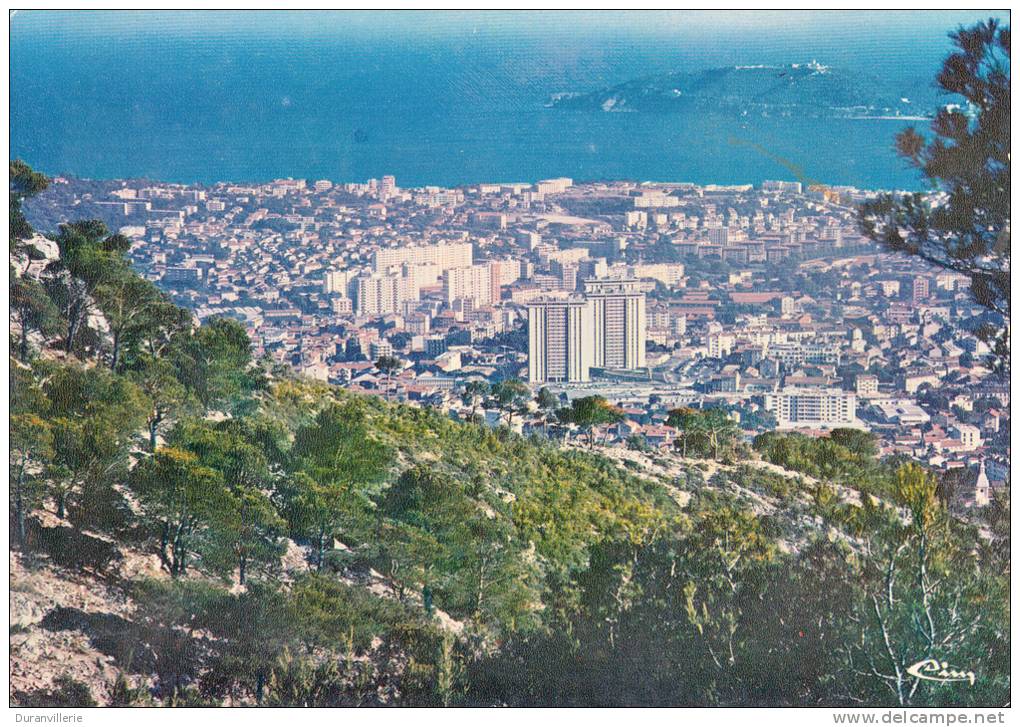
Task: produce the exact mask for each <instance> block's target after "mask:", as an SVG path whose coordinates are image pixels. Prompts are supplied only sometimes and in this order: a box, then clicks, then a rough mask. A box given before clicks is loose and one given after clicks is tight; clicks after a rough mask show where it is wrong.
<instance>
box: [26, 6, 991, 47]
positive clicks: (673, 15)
mask: <svg viewBox="0 0 1020 727" xmlns="http://www.w3.org/2000/svg"><path fill="white" fill-rule="evenodd" d="M989 16H995V17H999V18H1007V19H1008V16H1009V14H1008V11H1005V12H1004V11H995V10H972V11H928V10H924V11H918V10H913V11H874V10H870V11H840V10H834V11H807V10H805V11H732V10H731V11H715V10H703V11H692V10H677V11H667V10H651V11H330V12H314V11H258V12H244V11H214V12H203V11H79V12H64V11H44V10H36V11H19V12H18V13H17V16H16V17H15V18H14V20H13V22H12V32H13V33H14V34H19V33H22V32H25V33H33V32H43V33H47V32H49V33H58V34H63V33H82V32H83V33H93V34H95V33H98V34H104V35H106V34H113V35H121V34H135V33H161V34H164V33H170V34H181V35H209V34H217V33H228V34H233V33H238V32H241V33H267V34H274V33H278V32H284V33H289V32H293V31H302V32H307V33H309V34H313V35H323V34H337V33H339V34H370V35H376V34H387V33H401V34H411V35H435V34H440V35H446V34H450V35H461V34H464V33H506V34H520V35H549V34H552V35H567V34H570V35H576V34H579V33H593V34H596V35H600V36H602V35H614V34H630V35H646V36H663V35H672V34H686V33H692V32H693V33H699V34H708V35H720V36H730V35H746V34H753V33H781V34H784V35H797V34H803V35H819V34H836V35H839V36H847V35H852V36H855V37H857V38H858V41H859V40H860V38H859V36H860V34H861V32H862V31H863V30H864V29H867V32H868V33H876V34H879V35H881V34H884V33H891V34H905V33H916V34H924V33H926V32H929V31H930V30H938V31H944V30H945V29H947V28H953V27H955V26H957V25H959V24H961V23H963V24H968V23H973V22H974V21H976V20H979V19H982V18H987V17H989Z"/></svg>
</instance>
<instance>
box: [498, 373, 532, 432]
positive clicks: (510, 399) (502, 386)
mask: <svg viewBox="0 0 1020 727" xmlns="http://www.w3.org/2000/svg"><path fill="white" fill-rule="evenodd" d="M490 393H491V394H492V399H493V401H494V402H495V403H496V406H497V407H498V408H499V410H500V411H501V412H503V415H504V416H505V417H506V423H507V424H508V425H509V424H512V423H513V418H514V414H517V413H520V412H521V411H523V410H524V406H525V404H527V401H528V397H529V395H530V391H529V389H528V385H527V384H525V383H524V382H523V381H518V380H517V379H508V380H506V381H500V382H497V383H495V384H493V385H492V389H491V392H490Z"/></svg>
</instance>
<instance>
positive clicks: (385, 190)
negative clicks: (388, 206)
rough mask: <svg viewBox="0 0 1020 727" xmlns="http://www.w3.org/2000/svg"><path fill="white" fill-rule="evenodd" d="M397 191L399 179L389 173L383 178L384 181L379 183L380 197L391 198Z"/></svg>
mask: <svg viewBox="0 0 1020 727" xmlns="http://www.w3.org/2000/svg"><path fill="white" fill-rule="evenodd" d="M396 193H397V179H396V177H394V176H392V175H389V174H387V175H386V176H385V177H383V178H382V182H381V183H380V184H379V197H380V198H382V199H389V198H390V197H392V196H393V195H395V194H396Z"/></svg>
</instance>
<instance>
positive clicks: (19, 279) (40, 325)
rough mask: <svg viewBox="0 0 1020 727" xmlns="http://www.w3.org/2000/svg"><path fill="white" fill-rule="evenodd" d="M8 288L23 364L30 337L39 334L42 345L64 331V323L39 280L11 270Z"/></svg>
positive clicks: (25, 359)
mask: <svg viewBox="0 0 1020 727" xmlns="http://www.w3.org/2000/svg"><path fill="white" fill-rule="evenodd" d="M9 289H10V306H11V312H12V313H13V314H14V318H15V320H16V321H17V324H18V335H19V339H18V358H19V359H20V360H21V362H22V363H25V362H27V361H28V356H29V337H30V336H31V335H32V334H33V333H38V334H39V335H40V336H41V337H42V338H43V341H44V342H45V340H46V339H47V338H49V337H51V336H55V335H57V334H58V333H59V332H60V331H61V330H62V329H63V321H62V319H61V317H60V311H59V310H58V309H57V306H56V305H54V303H53V301H52V300H51V299H50V297H49V295H48V294H47V293H46V288H44V287H43V285H42V283H40V282H39V281H38V280H35V279H33V278H29V277H25V276H19V275H16V274H15V272H14V270H13V268H12V269H11V273H10V284H9Z"/></svg>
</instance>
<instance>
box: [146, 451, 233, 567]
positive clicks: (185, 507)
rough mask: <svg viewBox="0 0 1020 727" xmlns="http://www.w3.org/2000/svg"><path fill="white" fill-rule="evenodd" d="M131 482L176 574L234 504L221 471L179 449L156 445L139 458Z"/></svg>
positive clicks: (162, 554) (165, 561)
mask: <svg viewBox="0 0 1020 727" xmlns="http://www.w3.org/2000/svg"><path fill="white" fill-rule="evenodd" d="M130 486H131V489H132V491H133V492H134V494H135V495H136V497H137V498H138V500H139V502H140V503H141V506H142V510H143V513H144V516H145V519H146V520H147V521H148V522H149V523H150V524H151V526H152V527H153V529H154V531H155V533H156V536H157V537H158V538H159V547H158V550H157V552H158V554H159V559H160V563H161V564H162V566H163V567H164V568H165V569H166V570H167V572H169V573H170V575H172V576H173V577H175V578H177V577H180V576H182V575H184V574H185V573H186V572H187V569H188V566H189V565H191V560H192V558H193V557H194V556H196V555H200V554H201V552H202V551H203V550H205V549H206V548H208V547H209V546H210V544H211V541H210V539H209V537H208V536H209V535H210V533H209V530H210V529H211V528H213V527H215V526H216V525H218V524H220V522H221V521H222V520H223V519H224V518H225V517H226V516H227V514H228V513H229V512H230V511H231V509H232V505H233V503H232V501H231V497H230V492H229V490H228V489H227V488H226V487H225V485H224V483H223V476H222V475H221V474H220V473H219V472H217V471H216V470H214V469H212V468H210V467H206V466H204V465H202V464H201V463H200V460H199V458H198V457H197V456H196V455H194V454H192V453H191V452H186V451H184V450H181V449H175V448H170V447H164V448H161V449H157V450H156V453H155V454H154V455H153V456H152V457H150V458H147V459H144V460H142V461H140V462H139V463H138V466H137V467H136V468H135V470H134V472H132V475H131V480H130Z"/></svg>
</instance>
